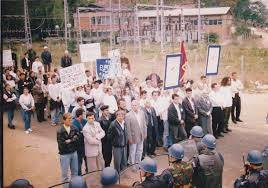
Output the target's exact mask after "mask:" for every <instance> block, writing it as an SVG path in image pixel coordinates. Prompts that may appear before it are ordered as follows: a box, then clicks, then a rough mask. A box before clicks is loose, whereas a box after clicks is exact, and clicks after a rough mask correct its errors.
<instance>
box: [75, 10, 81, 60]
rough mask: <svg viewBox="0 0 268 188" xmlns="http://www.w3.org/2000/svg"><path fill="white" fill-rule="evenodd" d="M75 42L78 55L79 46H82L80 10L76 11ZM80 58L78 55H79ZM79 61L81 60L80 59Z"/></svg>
mask: <svg viewBox="0 0 268 188" xmlns="http://www.w3.org/2000/svg"><path fill="white" fill-rule="evenodd" d="M76 37H77V38H76V41H77V52H78V54H80V50H79V45H80V44H82V31H81V25H80V9H79V7H77V9H76ZM79 57H80V55H79ZM80 60H81V59H80Z"/></svg>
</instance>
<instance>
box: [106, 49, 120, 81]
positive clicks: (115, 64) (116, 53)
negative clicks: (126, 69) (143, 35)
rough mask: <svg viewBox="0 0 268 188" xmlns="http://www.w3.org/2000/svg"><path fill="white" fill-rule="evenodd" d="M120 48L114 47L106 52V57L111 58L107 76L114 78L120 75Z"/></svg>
mask: <svg viewBox="0 0 268 188" xmlns="http://www.w3.org/2000/svg"><path fill="white" fill-rule="evenodd" d="M120 57H121V56H120V50H119V49H115V50H111V51H109V52H108V58H110V59H111V62H110V72H109V74H108V77H110V78H114V77H116V76H120V73H121V59H120Z"/></svg>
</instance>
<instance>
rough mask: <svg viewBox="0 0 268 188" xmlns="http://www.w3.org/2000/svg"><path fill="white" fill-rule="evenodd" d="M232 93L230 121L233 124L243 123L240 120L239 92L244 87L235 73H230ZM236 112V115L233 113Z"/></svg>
mask: <svg viewBox="0 0 268 188" xmlns="http://www.w3.org/2000/svg"><path fill="white" fill-rule="evenodd" d="M231 87H232V92H233V104H232V110H231V113H232V121H233V123H235V124H236V123H237V122H243V121H242V120H241V119H240V112H241V98H240V95H241V91H242V90H243V89H244V86H243V84H242V82H241V81H240V80H238V79H237V73H236V72H233V73H232V82H231ZM235 112H236V113H235Z"/></svg>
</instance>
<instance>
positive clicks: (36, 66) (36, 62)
mask: <svg viewBox="0 0 268 188" xmlns="http://www.w3.org/2000/svg"><path fill="white" fill-rule="evenodd" d="M38 67H42V71H43V72H45V69H44V66H43V64H42V63H41V62H40V61H34V62H33V64H32V71H33V72H35V73H38Z"/></svg>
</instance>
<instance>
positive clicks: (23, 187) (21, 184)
mask: <svg viewBox="0 0 268 188" xmlns="http://www.w3.org/2000/svg"><path fill="white" fill-rule="evenodd" d="M9 188H33V186H32V185H31V183H30V182H29V181H28V180H26V179H17V180H15V181H14V182H13V183H12V184H11V185H10V186H9Z"/></svg>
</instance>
